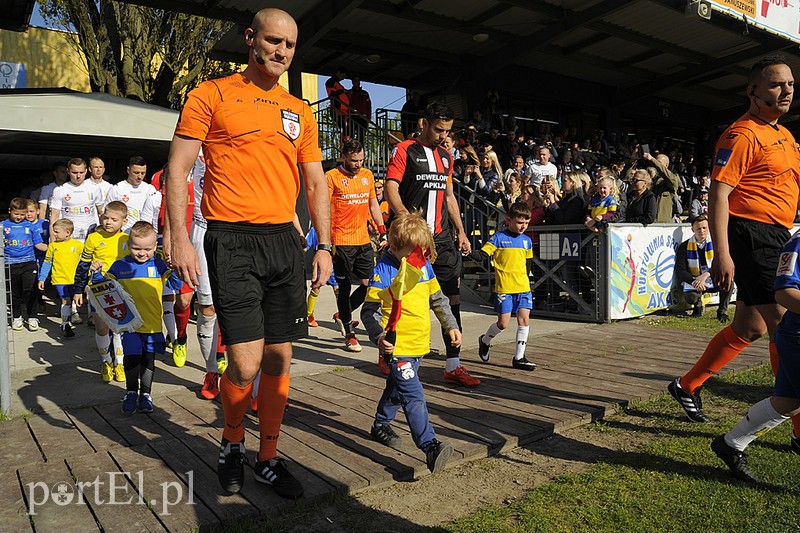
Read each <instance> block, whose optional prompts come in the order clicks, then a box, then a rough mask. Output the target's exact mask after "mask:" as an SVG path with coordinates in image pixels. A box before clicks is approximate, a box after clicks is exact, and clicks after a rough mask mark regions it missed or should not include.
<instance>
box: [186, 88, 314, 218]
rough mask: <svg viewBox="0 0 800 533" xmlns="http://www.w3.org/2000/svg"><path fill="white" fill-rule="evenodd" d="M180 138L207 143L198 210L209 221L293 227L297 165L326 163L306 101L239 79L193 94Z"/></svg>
mask: <svg viewBox="0 0 800 533" xmlns="http://www.w3.org/2000/svg"><path fill="white" fill-rule="evenodd" d="M175 133H176V134H177V135H183V136H185V137H190V138H192V139H198V140H201V141H203V154H204V156H205V162H206V174H205V178H204V182H203V190H204V194H203V201H202V203H201V209H202V212H203V216H205V218H206V219H208V220H219V221H224V222H251V223H255V224H280V223H285V222H291V221H292V219H293V218H294V212H295V201H296V200H297V195H298V194H299V192H300V171H299V170H298V168H297V164H298V163H311V162H315V161H322V152H321V151H320V149H319V141H318V132H317V123H316V120H314V115H313V113H312V112H311V108H310V107H309V106H308V104H306V103H305V102H303V101H302V100H300V99H298V98H295V97H294V96H292V95H290V94H289V93H287V92H286V91H285V90H284V89H283V88H282V87H281V86H279V85H278V86H276V87H275V88H273V89H270V90H269V91H264V90H263V89H260V88H259V87H256V86H255V85H254V84H253V83H251V82H250V81H248V80H247V79H246V78H245V77H244V76H243V75H242V74H233V75H232V76H228V77H227V78H220V79H217V80H211V81H207V82H204V83H201V84H200V85H199V86H198V87H197V88H196V89H194V90H193V91H192V92H190V93H189V98H188V100H187V101H186V105H185V106H184V108H183V111H181V118H180V120H179V121H178V126H177V127H176V129H175Z"/></svg>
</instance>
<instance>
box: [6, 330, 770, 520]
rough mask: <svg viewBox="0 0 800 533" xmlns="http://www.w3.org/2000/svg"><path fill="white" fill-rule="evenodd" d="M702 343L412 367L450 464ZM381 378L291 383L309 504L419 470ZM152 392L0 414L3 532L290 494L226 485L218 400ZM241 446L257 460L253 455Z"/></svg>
mask: <svg viewBox="0 0 800 533" xmlns="http://www.w3.org/2000/svg"><path fill="white" fill-rule="evenodd" d="M707 341H708V337H707V336H706V335H703V334H697V333H691V332H685V331H676V330H669V329H662V328H652V327H647V326H646V325H643V324H641V323H637V322H625V323H618V324H613V325H599V326H592V327H588V328H584V329H581V330H578V331H572V332H569V333H561V334H551V335H545V336H538V337H535V336H533V337H532V338H531V339H530V342H529V345H528V355H529V359H531V360H533V361H535V362H536V363H537V364H539V368H538V370H536V371H535V372H532V373H528V372H524V371H516V370H513V369H512V368H510V366H509V361H510V359H511V355H512V350H513V349H514V346H513V343H509V344H506V345H503V344H501V345H498V346H496V347H493V348H492V360H491V362H490V363H489V364H481V363H480V362H477V361H474V360H472V361H469V368H470V371H471V372H472V373H473V374H474V375H476V376H478V377H480V378H481V380H482V381H483V383H482V384H481V386H480V387H478V388H477V389H472V390H469V389H464V388H459V387H451V386H448V385H445V384H444V383H443V381H442V370H443V366H444V361H443V359H438V358H429V359H428V360H426V361H425V362H424V363H423V366H422V368H421V369H420V374H421V379H422V381H423V383H424V386H425V395H426V398H427V401H428V408H429V410H430V414H431V421H432V423H433V426H434V428H435V429H436V431H437V434H438V436H439V438H440V439H441V440H445V441H447V442H450V443H451V444H452V445H453V447H454V448H455V453H454V454H453V458H452V459H451V463H450V464H456V463H458V462H461V461H470V460H474V459H480V458H482V457H486V456H488V455H492V454H496V453H498V452H499V451H501V450H504V449H507V448H513V447H517V446H520V445H524V444H526V443H529V442H531V441H535V440H537V439H542V438H544V437H547V436H549V435H551V434H552V433H553V432H558V431H563V430H566V429H568V428H571V427H575V426H578V425H581V424H586V423H588V422H590V421H592V420H596V419H599V418H602V417H603V416H604V415H605V414H606V413H607V412H608V411H613V410H615V409H616V408H617V407H618V406H620V405H624V404H626V403H627V402H629V401H631V400H638V399H644V398H649V397H652V396H653V395H656V394H659V393H662V392H664V391H665V386H666V384H667V382H668V380H670V379H672V378H674V377H675V376H677V375H679V374H681V373H683V372H684V371H686V370H687V369H688V368H689V366H690V365H691V364H693V363H694V361H695V360H696V359H697V358H698V357H699V355H700V353H701V351H702V349H703V348H704V347H705V344H706V343H707ZM766 359H768V355H767V344H766V342H763V341H760V342H758V343H755V344H754V345H752V346H750V347H749V348H748V349H747V350H745V352H744V353H743V354H742V355H741V356H740V357H739V358H738V359H737V360H735V361H734V362H733V363H732V364H731V365H729V367H728V368H727V369H726V370H735V369H741V368H745V367H749V366H752V365H754V364H756V363H759V362H761V361H764V360H766ZM383 381H384V380H383V376H381V375H380V374H379V373H378V371H377V365H370V366H368V367H365V368H361V369H348V370H340V369H339V370H337V371H332V372H328V373H322V374H316V375H311V376H304V377H299V378H293V379H292V390H291V393H290V403H289V408H288V410H287V412H286V417H285V421H284V425H283V432H282V435H281V439H280V443H279V451H280V453H281V454H282V455H283V456H285V457H287V458H289V459H290V460H291V461H292V462H293V463H294V464H292V465H290V468H291V469H292V471H293V472H294V473H295V475H296V476H297V477H298V478H299V479H300V480H301V481H302V482H303V485H304V486H305V491H306V493H305V496H304V498H306V499H313V498H317V497H319V496H322V495H324V494H327V493H330V492H332V491H340V492H345V493H355V492H358V491H361V490H365V489H370V488H378V487H383V486H387V485H389V484H392V483H397V482H401V481H406V480H412V479H414V478H415V477H418V476H422V475H427V473H428V472H427V469H426V467H425V462H424V456H423V454H422V453H421V452H420V451H419V450H417V449H416V448H415V447H414V445H413V443H412V441H411V437H410V434H409V433H408V431H407V426H406V425H405V419H404V417H402V416H400V419H399V421H398V423H397V424H396V425H395V426H394V427H395V429H396V430H397V432H398V433H399V434H400V435H401V436H402V437H403V446H402V447H401V448H399V449H396V450H395V449H388V448H385V447H382V446H380V445H378V444H377V443H375V442H373V441H372V440H370V437H369V428H370V425H371V421H372V417H373V415H374V412H375V406H376V403H377V399H378V398H379V397H380V393H381V391H382V388H383ZM157 400H158V401H157V404H156V411H155V412H154V413H153V414H151V415H141V414H138V415H134V416H126V415H123V414H122V412H121V411H120V404H119V403H118V402H117V403H113V404H105V405H96V406H91V407H81V408H74V409H66V410H54V411H48V412H44V413H41V414H37V415H35V416H31V417H30V418H28V419H23V418H18V419H15V420H12V421H10V422H5V423H0V479H2V480H3V481H2V483H0V524H2V526H0V529H2V530H3V531H4V532H11V531H32V530H34V531H36V532H46V531H58V532H63V531H91V530H104V531H163V530H168V531H185V530H189V529H193V528H198V527H202V526H208V525H212V524H215V523H219V522H222V521H226V520H230V519H235V518H238V517H244V516H254V515H258V514H259V513H261V514H264V515H269V514H270V513H276V512H278V511H279V510H280V509H281V507H282V506H284V505H286V504H287V502H286V500H283V499H282V498H280V497H278V496H276V495H275V494H274V493H273V492H272V490H271V489H269V488H266V487H264V486H261V485H258V484H257V483H256V482H255V481H254V479H253V475H252V471H249V472H248V474H247V481H246V484H245V488H244V490H243V491H242V492H241V493H240V494H238V495H233V496H224V495H222V494H221V493H220V489H219V485H218V482H217V479H216V473H215V470H216V461H217V455H218V447H219V441H218V439H219V437H220V435H221V426H222V409H221V406H220V404H219V402H209V401H206V400H202V399H199V396H198V393H197V391H190V390H186V391H182V392H179V393H174V394H171V395H169V396H161V397H159V398H158V399H157ZM680 414H681V413H680V412H679V409H678V407H677V406H676V409H675V415H676V416H679V415H680ZM245 427H246V431H247V433H248V435H247V437H246V444H250V446H251V447H255V446H256V443H257V442H258V425H257V421H256V419H255V418H253V417H252V416H250V415H248V417H247V419H246V421H245ZM248 455H249V456H250V464H251V465H252V464H253V463H254V462H255V454H254V453H253V452H252V451H249V452H248ZM79 487H80V490H79ZM80 491H82V493H83V498H80V497H79V495H78V492H80ZM79 502H80V503H79ZM29 511H31V512H29ZM32 513H35V514H32ZM34 528H35V529H34Z"/></svg>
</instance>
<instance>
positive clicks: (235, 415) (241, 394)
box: [219, 372, 253, 442]
mask: <svg viewBox="0 0 800 533" xmlns="http://www.w3.org/2000/svg"><path fill="white" fill-rule="evenodd" d="M252 391H253V384H252V383H250V384H249V385H247V386H246V387H239V386H237V385H235V384H234V383H233V381H231V380H230V379H229V378H228V373H227V372H225V373H224V374H222V378H221V379H220V380H219V392H220V397H221V398H222V413H223V415H224V416H225V428H224V429H223V430H222V438H224V439H227V440H228V441H229V442H241V441H243V440H244V426H242V421H243V420H244V415H245V414H246V413H247V407H248V406H249V405H250V393H251V392H252Z"/></svg>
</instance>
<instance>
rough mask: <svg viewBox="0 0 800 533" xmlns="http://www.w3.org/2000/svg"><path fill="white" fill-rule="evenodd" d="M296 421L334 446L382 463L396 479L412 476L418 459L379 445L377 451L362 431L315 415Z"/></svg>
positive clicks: (373, 443)
mask: <svg viewBox="0 0 800 533" xmlns="http://www.w3.org/2000/svg"><path fill="white" fill-rule="evenodd" d="M296 422H300V423H302V424H304V425H305V426H306V427H307V428H313V429H314V431H316V432H318V433H319V434H320V435H322V436H323V438H325V439H326V440H328V441H329V442H330V443H331V444H333V445H334V446H341V447H344V448H346V449H348V450H350V451H352V452H355V453H356V454H358V455H361V456H363V457H364V458H366V459H368V460H369V461H371V462H373V463H377V464H378V465H382V466H383V467H384V468H385V469H386V470H387V471H388V472H389V473H390V474H391V477H392V478H393V479H395V480H397V481H402V480H411V479H413V478H414V472H415V467H416V466H417V465H418V463H419V460H417V461H416V462H415V461H414V460H413V459H412V458H410V457H408V456H407V455H405V454H402V453H399V452H393V451H392V449H391V448H386V447H381V449H380V450H379V451H378V450H377V449H376V448H375V446H374V445H375V444H377V443H376V442H375V441H373V440H372V439H371V438H369V435H368V434H366V433H364V432H363V431H358V430H355V431H354V428H352V427H350V426H348V425H347V424H340V423H338V422H337V421H334V420H333V419H329V418H322V417H319V416H316V415H306V416H304V417H301V418H298V420H297V421H296ZM365 435H366V436H365Z"/></svg>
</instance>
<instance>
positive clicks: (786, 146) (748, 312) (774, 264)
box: [668, 56, 800, 453]
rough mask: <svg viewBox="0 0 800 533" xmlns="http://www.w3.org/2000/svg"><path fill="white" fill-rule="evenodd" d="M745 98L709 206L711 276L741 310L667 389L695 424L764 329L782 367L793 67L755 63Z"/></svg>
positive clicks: (796, 157) (722, 143) (795, 166)
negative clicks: (781, 280) (725, 371)
mask: <svg viewBox="0 0 800 533" xmlns="http://www.w3.org/2000/svg"><path fill="white" fill-rule="evenodd" d="M747 96H748V98H749V99H750V109H749V110H748V112H747V113H745V114H744V115H743V116H741V117H739V119H737V120H736V121H735V122H734V123H733V124H731V126H730V127H728V129H727V130H725V131H724V132H723V133H722V136H721V137H720V139H719V141H717V149H716V156H715V159H714V168H713V171H712V174H711V180H712V181H711V191H710V198H709V206H708V215H709V223H710V224H709V225H710V229H711V236H712V238H713V241H714V262H713V263H712V266H711V277H712V278H713V281H714V284H715V285H716V286H718V287H719V288H720V290H723V291H725V290H730V289H731V285H732V284H733V282H734V281H735V282H736V289H737V295H736V314H735V315H734V317H733V323H732V324H731V325H730V326H728V327H726V328H724V329H723V330H722V331H720V332H719V333H717V335H716V336H715V337H714V338H713V339H711V342H710V343H709V344H708V347H707V348H706V350H705V352H704V353H703V355H702V357H701V358H700V360H699V361H697V363H695V365H694V366H693V367H692V368H691V369H690V370H689V372H687V373H686V374H685V375H684V376H682V377H680V378H676V379H675V380H674V381H672V382H671V383H670V384H669V387H668V390H669V392H670V394H671V395H672V397H673V398H675V400H676V401H678V403H679V404H680V405H681V407H683V410H684V411H685V413H686V416H687V417H689V419H690V420H692V421H693V422H707V421H709V420H710V419H709V417H708V416H707V415H706V414H705V413H704V412H703V410H702V403H701V401H700V387H701V386H702V385H703V383H705V381H706V380H707V379H708V378H709V377H711V376H712V375H713V374H715V373H716V372H718V371H719V370H720V369H722V368H723V367H724V366H725V365H726V364H728V363H729V362H730V361H732V360H733V359H734V358H735V357H736V356H737V355H739V353H740V352H741V351H742V350H743V349H744V348H746V347H747V346H748V345H749V344H750V343H752V342H753V341H755V340H757V339H759V338H760V337H762V336H763V335H764V334H765V333H769V338H770V344H769V352H770V363H772V369H773V372H776V371H777V366H778V352H777V348H776V347H775V343H774V338H775V337H774V335H775V330H776V328H777V325H778V323H779V322H780V321H781V318H782V317H783V313H784V311H785V309H784V308H783V307H781V306H780V305H778V304H777V303H776V302H775V295H774V289H773V286H774V284H775V274H776V272H777V269H778V260H779V257H780V252H781V249H782V248H783V245H784V244H785V243H786V242H787V241H788V240H789V237H790V234H789V230H790V229H791V228H792V224H793V222H794V218H795V214H796V213H797V204H798V196H799V193H800V190H799V189H798V180H800V147H799V146H798V144H797V143H796V142H795V139H794V137H792V134H791V133H789V130H787V129H786V128H784V127H783V126H781V125H779V124H778V119H779V118H780V117H782V116H783V115H785V114H786V113H787V112H788V111H789V107H790V106H791V104H792V98H793V96H794V77H793V76H792V70H791V69H790V68H789V66H788V65H787V64H786V60H785V59H784V58H783V57H782V56H771V57H765V58H763V59H761V60H759V61H757V62H756V63H755V64H754V65H753V67H752V69H751V71H750V79H749V80H748V87H747ZM793 422H794V423H795V433H794V436H793V438H792V441H791V449H792V450H793V451H794V452H795V453H800V438H798V436H799V435H798V430H799V429H800V428H798V425H797V421H796V420H794V421H793Z"/></svg>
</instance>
